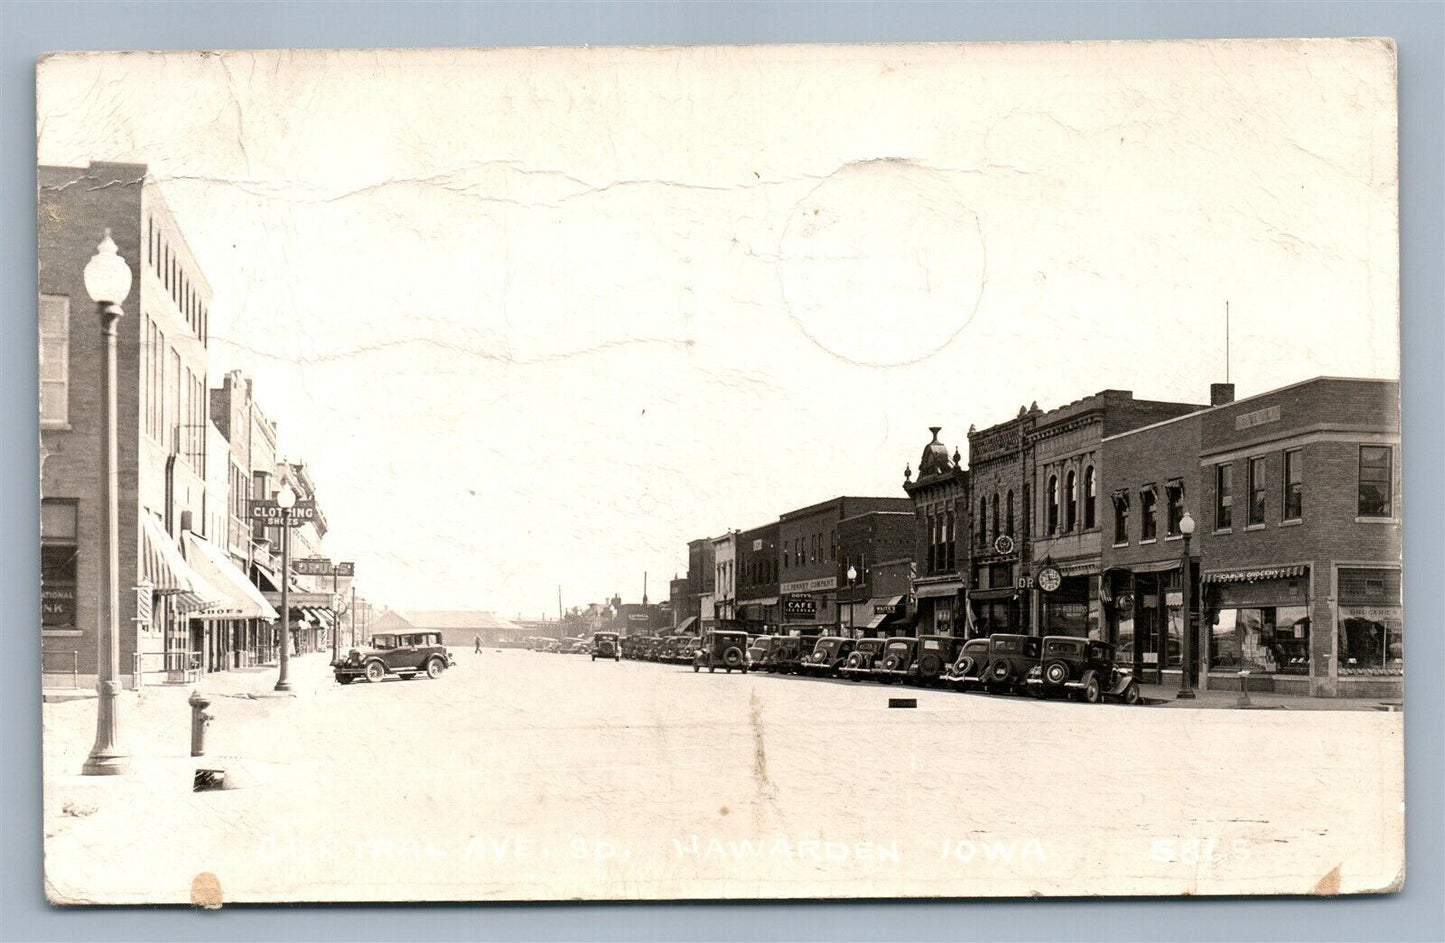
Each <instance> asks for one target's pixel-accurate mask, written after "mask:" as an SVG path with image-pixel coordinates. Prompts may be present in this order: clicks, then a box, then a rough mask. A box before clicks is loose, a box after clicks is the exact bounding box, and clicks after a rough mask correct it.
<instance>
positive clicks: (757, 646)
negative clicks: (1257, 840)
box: [619, 628, 1142, 704]
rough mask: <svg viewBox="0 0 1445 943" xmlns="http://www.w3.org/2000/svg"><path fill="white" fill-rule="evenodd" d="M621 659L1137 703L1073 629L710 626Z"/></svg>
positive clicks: (1125, 682) (637, 643)
mask: <svg viewBox="0 0 1445 943" xmlns="http://www.w3.org/2000/svg"><path fill="white" fill-rule="evenodd" d="M619 644H620V652H621V657H622V658H628V659H633V660H637V661H657V662H664V663H672V664H691V665H692V668H693V671H701V670H703V669H704V668H706V669H707V670H708V671H711V672H715V671H717V670H718V669H722V670H724V671H727V672H729V673H731V672H733V671H741V672H747V671H750V670H751V671H766V672H769V673H771V674H795V675H812V676H815V677H828V678H846V679H849V680H851V681H873V682H881V683H884V684H914V685H920V686H925V687H944V688H953V689H955V690H960V691H969V690H977V691H987V692H990V693H994V694H1004V693H1012V694H1019V693H1028V694H1032V695H1034V696H1036V697H1050V696H1054V697H1058V696H1067V697H1076V698H1078V699H1080V700H1083V701H1087V702H1089V703H1091V704H1092V703H1098V702H1099V701H1102V700H1106V699H1107V700H1119V701H1123V702H1124V703H1126V704H1137V703H1139V702H1140V700H1142V697H1141V694H1140V691H1139V682H1138V681H1137V680H1136V679H1135V678H1134V676H1133V673H1132V672H1131V671H1130V670H1129V669H1128V668H1124V667H1121V666H1120V665H1119V664H1118V663H1117V661H1116V660H1115V657H1114V647H1113V646H1112V645H1109V644H1108V643H1106V642H1100V641H1096V640H1094V639H1087V638H1076V637H1074V636H1061V635H1060V636H1052V635H1051V636H1045V637H1044V638H1038V637H1036V636H1028V635H1015V634H1010V633H1000V634H997V635H993V636H989V637H987V638H973V639H967V640H965V639H960V638H956V637H954V636H950V635H921V636H918V637H917V638H911V637H896V638H864V639H852V638H843V637H840V636H834V635H823V636H816V635H815V636H807V635H749V634H748V633H747V632H746V631H745V630H741V629H729V628H719V629H715V630H712V631H709V632H707V633H706V634H704V635H703V636H702V637H701V638H698V637H696V636H682V635H677V636H670V637H666V638H652V637H636V636H633V637H628V638H623V639H621V640H620V643H619Z"/></svg>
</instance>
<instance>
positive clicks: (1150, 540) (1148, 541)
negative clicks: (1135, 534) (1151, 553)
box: [1139, 537, 1159, 547]
mask: <svg viewBox="0 0 1445 943" xmlns="http://www.w3.org/2000/svg"><path fill="white" fill-rule="evenodd" d="M1158 542H1159V538H1157V537H1150V538H1149V539H1148V540H1141V541H1139V546H1141V547H1142V546H1144V545H1146V544H1155V543H1158Z"/></svg>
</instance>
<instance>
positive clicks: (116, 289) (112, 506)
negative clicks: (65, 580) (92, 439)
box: [81, 229, 131, 776]
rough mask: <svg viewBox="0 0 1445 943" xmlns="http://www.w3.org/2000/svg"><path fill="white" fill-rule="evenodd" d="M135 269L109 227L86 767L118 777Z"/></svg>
mask: <svg viewBox="0 0 1445 943" xmlns="http://www.w3.org/2000/svg"><path fill="white" fill-rule="evenodd" d="M130 285H131V272H130V266H129V265H127V264H126V261H125V259H122V258H121V257H120V254H119V253H118V252H116V248H115V242H114V241H112V240H111V238H110V230H109V229H107V230H106V231H105V238H104V239H102V240H101V241H100V245H99V246H97V247H96V253H95V255H93V256H91V258H90V261H89V262H87V263H86V265H85V291H86V294H88V295H90V300H91V301H94V302H95V308H96V312H97V314H99V315H100V333H101V339H102V341H103V343H104V348H105V349H104V354H103V356H102V359H101V370H102V376H101V385H102V387H103V391H104V392H103V397H104V398H103V399H102V403H103V404H104V405H103V407H102V408H103V409H104V415H103V417H102V421H101V429H102V433H101V434H102V436H104V438H103V439H102V444H101V463H102V465H103V474H102V475H101V482H102V487H103V488H104V504H105V527H104V528H102V530H101V533H102V535H103V536H102V539H103V540H104V545H103V548H102V552H101V554H100V568H101V570H100V626H99V629H100V631H99V632H98V633H97V635H96V666H95V687H96V693H97V694H98V695H99V697H98V699H97V701H96V712H95V745H94V746H92V747H91V748H90V755H89V756H88V757H86V759H85V765H84V766H83V767H82V768H81V772H82V773H84V774H85V775H87V776H115V775H119V774H121V773H127V772H129V771H130V755H129V754H128V753H126V751H125V750H124V749H123V748H122V747H121V746H120V736H119V730H118V727H119V717H118V716H117V709H118V708H117V704H116V697H117V695H118V694H119V693H120V628H119V625H118V624H117V622H118V613H119V611H120V583H119V580H120V557H119V546H120V509H119V505H118V501H119V497H118V493H119V490H120V461H119V457H118V453H117V446H116V418H115V414H116V377H115V336H116V322H118V321H119V320H120V318H121V314H122V312H121V308H120V303H121V302H122V301H125V299H126V298H127V296H129V295H130Z"/></svg>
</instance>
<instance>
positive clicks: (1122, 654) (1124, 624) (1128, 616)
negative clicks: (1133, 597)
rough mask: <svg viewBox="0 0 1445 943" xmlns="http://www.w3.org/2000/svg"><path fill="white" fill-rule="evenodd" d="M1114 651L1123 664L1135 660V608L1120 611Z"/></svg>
mask: <svg viewBox="0 0 1445 943" xmlns="http://www.w3.org/2000/svg"><path fill="white" fill-rule="evenodd" d="M1114 651H1115V652H1116V657H1117V658H1118V659H1119V661H1120V662H1121V663H1123V664H1126V665H1127V664H1132V663H1133V661H1134V610H1132V609H1130V610H1127V611H1125V612H1122V613H1120V615H1119V621H1118V625H1117V626H1116V627H1115V631H1114Z"/></svg>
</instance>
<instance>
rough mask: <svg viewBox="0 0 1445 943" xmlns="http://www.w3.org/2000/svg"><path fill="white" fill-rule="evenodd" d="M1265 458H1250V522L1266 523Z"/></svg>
mask: <svg viewBox="0 0 1445 943" xmlns="http://www.w3.org/2000/svg"><path fill="white" fill-rule="evenodd" d="M1265 490H1266V489H1265V483H1264V459H1262V458H1252V459H1250V460H1249V523H1250V524H1251V525H1253V524H1263V523H1264V496H1265Z"/></svg>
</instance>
